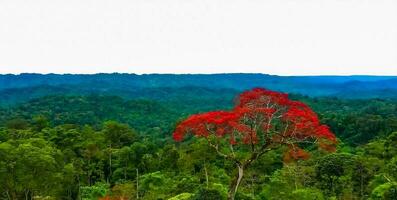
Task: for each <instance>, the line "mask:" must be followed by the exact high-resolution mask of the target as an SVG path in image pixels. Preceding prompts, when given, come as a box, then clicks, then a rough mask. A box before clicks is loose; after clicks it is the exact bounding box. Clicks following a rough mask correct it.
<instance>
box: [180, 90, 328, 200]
mask: <svg viewBox="0 0 397 200" xmlns="http://www.w3.org/2000/svg"><path fill="white" fill-rule="evenodd" d="M186 133H192V134H194V135H196V136H198V137H204V138H206V139H207V140H208V144H209V145H210V146H211V147H213V148H214V150H215V151H216V152H217V153H218V155H219V156H222V157H224V158H225V159H227V160H229V161H231V162H233V163H234V164H235V165H236V167H237V173H236V175H235V177H234V178H233V179H232V181H231V183H230V189H229V194H228V198H229V199H234V197H235V195H236V192H237V190H238V187H239V185H240V182H241V180H242V178H243V176H244V170H245V169H247V168H249V167H250V165H251V163H252V162H253V161H255V160H257V159H258V158H259V157H261V156H262V155H263V154H264V153H266V152H268V151H270V150H273V149H276V148H279V147H280V146H287V147H288V148H289V150H288V152H287V153H286V154H285V158H286V160H290V159H301V158H307V157H308V154H307V153H306V152H305V151H304V150H303V149H302V144H301V143H305V142H306V141H311V140H317V141H321V143H319V144H320V147H324V148H329V147H330V145H332V144H334V143H335V142H336V139H335V136H334V135H333V134H332V133H331V132H330V131H329V130H328V127H327V126H325V125H321V124H320V122H319V119H318V118H317V115H316V114H315V113H314V112H313V111H312V110H311V109H310V108H309V107H308V106H307V105H305V104H304V103H301V102H298V101H293V100H290V99H289V98H288V96H287V95H286V94H282V93H278V92H273V91H269V90H265V89H261V88H257V89H253V90H251V91H246V92H244V93H242V94H241V95H240V96H239V98H238V103H237V104H236V106H235V107H234V109H233V110H232V111H214V112H208V113H203V114H197V115H192V116H190V117H189V118H188V119H186V120H185V121H183V122H181V123H180V124H179V125H178V126H177V128H176V130H175V132H174V134H173V137H174V139H175V140H176V141H181V140H182V139H183V138H184V136H185V135H186ZM323 141H324V142H323ZM240 151H241V153H240Z"/></svg>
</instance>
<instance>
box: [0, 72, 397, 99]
mask: <svg viewBox="0 0 397 200" xmlns="http://www.w3.org/2000/svg"><path fill="white" fill-rule="evenodd" d="M253 87H265V88H268V89H272V90H277V91H282V92H288V93H297V94H303V95H308V96H313V97H316V96H334V97H339V98H364V99H365V98H397V77H395V76H274V75H267V74H209V75H206V74H182V75H175V74H146V75H136V74H118V73H114V74H93V75H80V74H76V75H74V74H64V75H60V74H47V75H42V74H20V75H12V74H6V75H0V97H1V99H0V104H3V105H4V104H13V103H17V102H22V101H26V100H29V99H32V98H37V97H41V96H48V95H85V94H104V95H117V96H122V97H127V98H149V99H150V98H152V99H164V98H177V97H179V96H180V94H184V95H186V96H187V97H189V96H191V97H192V98H193V97H194V96H195V95H200V94H202V93H205V94H206V95H207V96H210V95H215V96H216V95H222V94H221V93H225V95H230V96H232V95H233V94H236V93H238V92H239V91H241V90H245V89H250V88H253Z"/></svg>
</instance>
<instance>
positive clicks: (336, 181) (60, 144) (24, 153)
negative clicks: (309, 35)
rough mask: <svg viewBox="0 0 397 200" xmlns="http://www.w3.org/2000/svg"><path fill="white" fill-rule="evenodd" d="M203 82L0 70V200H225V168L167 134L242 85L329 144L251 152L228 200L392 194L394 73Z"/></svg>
mask: <svg viewBox="0 0 397 200" xmlns="http://www.w3.org/2000/svg"><path fill="white" fill-rule="evenodd" d="M174 76H178V78H175V77H174ZM213 76H215V77H211V76H205V75H201V76H199V75H197V76H194V75H185V76H183V75H146V76H138V75H122V74H118V75H113V76H112V75H106V74H103V75H96V76H95V75H93V76H86V75H81V76H79V75H63V76H62V75H46V76H45V75H32V74H28V75H20V76H16V75H2V76H1V78H0V85H1V86H0V97H1V98H0V105H1V106H0V199H10V200H11V199H12V200H15V199H65V200H72V199H87V200H88V199H148V200H151V199H154V200H155V199H170V200H188V199H192V200H199V199H201V200H211V199H214V200H215V199H216V200H218V199H226V198H227V195H228V190H229V185H230V182H231V180H232V179H233V177H234V175H235V173H236V170H235V166H234V165H233V163H232V162H231V161H230V160H228V159H223V158H222V156H220V155H219V154H217V153H216V152H215V151H214V149H213V148H211V146H209V145H208V143H207V141H206V140H205V138H202V137H193V136H185V138H184V140H182V141H179V142H177V141H175V140H174V139H175V138H173V133H174V131H175V129H176V127H177V125H178V124H180V123H181V122H183V121H184V120H185V119H186V118H187V117H189V116H191V115H192V114H197V113H205V112H208V111H214V110H221V109H222V110H230V109H232V108H233V106H234V105H235V104H236V102H237V101H238V99H237V95H238V94H239V93H241V92H243V91H245V90H249V89H251V88H253V87H266V88H269V89H272V90H277V91H283V92H288V93H289V98H290V99H292V100H294V101H299V102H304V103H305V104H307V105H308V106H309V107H310V108H311V109H313V111H314V112H315V113H317V115H318V117H319V120H320V122H321V123H322V124H326V125H328V126H329V127H330V131H331V132H332V133H334V134H335V136H336V137H337V143H336V147H335V149H334V150H333V151H322V150H318V149H316V148H312V146H310V145H307V146H306V147H305V148H306V149H307V151H308V153H309V154H310V157H309V156H307V158H305V159H294V160H292V161H291V160H290V161H288V160H286V159H285V157H286V154H285V152H286V151H285V148H277V149H274V150H272V151H269V152H267V153H265V154H263V156H261V157H259V158H258V159H257V160H255V161H254V162H252V165H251V166H250V168H248V169H246V170H245V172H244V179H242V181H241V183H240V187H239V189H238V191H237V193H236V196H235V199H240V200H259V199H264V200H266V199H268V200H271V199H272V200H280V199H282V200H283V199H287V200H289V199H292V200H328V199H349V200H350V199H352V200H354V199H372V200H375V199H379V200H381V199H390V200H392V199H397V100H396V99H395V97H396V96H397V92H396V88H397V86H396V85H397V84H396V85H394V84H392V83H395V82H396V78H395V77H364V76H358V77H306V78H304V77H272V76H268V75H258V74H257V75H244V74H239V75H228V74H224V75H213ZM98 77H99V78H98ZM131 77H132V78H131ZM148 77H149V78H148ZM170 80H172V81H170ZM239 80H240V82H241V84H240V83H239ZM249 80H251V81H252V82H250V81H249ZM217 81H218V82H217ZM320 83H322V84H320ZM347 85H348V87H347ZM364 86H365V87H364ZM309 154H308V155H309Z"/></svg>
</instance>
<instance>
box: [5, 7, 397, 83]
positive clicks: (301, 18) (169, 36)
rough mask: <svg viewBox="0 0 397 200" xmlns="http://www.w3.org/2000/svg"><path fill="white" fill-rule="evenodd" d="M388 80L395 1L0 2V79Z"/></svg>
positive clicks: (395, 62)
mask: <svg viewBox="0 0 397 200" xmlns="http://www.w3.org/2000/svg"><path fill="white" fill-rule="evenodd" d="M21 72H39V73H96V72H129V73H220V72H260V73H268V74H279V75H308V74H309V75H315V74H343V75H346V74H376V75H397V0H0V73H21Z"/></svg>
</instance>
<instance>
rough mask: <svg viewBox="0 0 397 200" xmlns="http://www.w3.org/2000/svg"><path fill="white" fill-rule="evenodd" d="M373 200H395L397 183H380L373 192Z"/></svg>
mask: <svg viewBox="0 0 397 200" xmlns="http://www.w3.org/2000/svg"><path fill="white" fill-rule="evenodd" d="M371 199H372V200H393V199H397V183H396V182H390V183H385V184H382V185H379V186H378V187H376V188H375V189H374V191H373V192H372V194H371Z"/></svg>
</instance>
